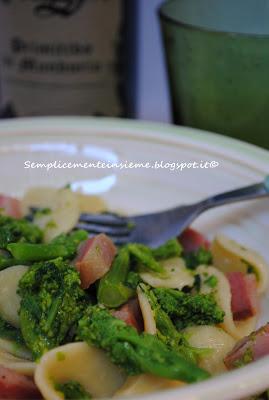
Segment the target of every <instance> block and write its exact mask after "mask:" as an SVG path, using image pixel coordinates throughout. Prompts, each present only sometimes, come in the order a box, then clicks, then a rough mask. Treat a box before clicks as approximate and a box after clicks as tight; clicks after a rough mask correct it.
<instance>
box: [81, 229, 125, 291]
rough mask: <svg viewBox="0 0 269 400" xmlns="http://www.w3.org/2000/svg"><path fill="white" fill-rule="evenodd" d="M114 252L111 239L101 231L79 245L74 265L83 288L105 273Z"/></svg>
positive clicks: (115, 250)
mask: <svg viewBox="0 0 269 400" xmlns="http://www.w3.org/2000/svg"><path fill="white" fill-rule="evenodd" d="M116 252H117V249H116V247H115V245H114V243H113V242H112V240H111V239H110V238H109V237H108V236H106V235H105V234H103V233H101V234H99V235H96V236H94V237H92V238H89V239H87V240H86V241H85V242H84V243H83V244H82V245H81V246H80V249H79V252H78V256H77V258H76V259H75V266H76V268H77V270H78V271H79V273H80V279H81V286H82V288H83V289H87V288H88V287H89V286H90V285H91V284H92V283H94V282H95V281H97V279H100V278H102V276H104V275H105V274H106V273H107V271H108V270H109V269H110V267H111V264H112V261H113V259H114V257H115V255H116Z"/></svg>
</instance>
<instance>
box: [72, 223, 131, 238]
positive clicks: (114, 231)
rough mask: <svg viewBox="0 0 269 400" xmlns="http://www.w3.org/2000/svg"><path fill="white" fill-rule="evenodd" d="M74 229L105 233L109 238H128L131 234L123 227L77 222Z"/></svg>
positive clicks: (128, 229)
mask: <svg viewBox="0 0 269 400" xmlns="http://www.w3.org/2000/svg"><path fill="white" fill-rule="evenodd" d="M76 229H84V230H85V231H87V232H90V233H105V234H107V235H109V236H128V235H129V234H130V232H131V230H130V228H129V227H128V226H127V225H125V226H109V225H107V226H105V225H98V224H90V223H84V222H79V223H78V224H77V225H76Z"/></svg>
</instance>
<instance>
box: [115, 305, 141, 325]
mask: <svg viewBox="0 0 269 400" xmlns="http://www.w3.org/2000/svg"><path fill="white" fill-rule="evenodd" d="M112 314H113V315H114V317H116V318H119V319H121V320H122V321H124V322H125V323H126V324H127V325H131V326H133V327H134V328H135V329H136V330H137V331H138V332H142V330H143V318H142V314H141V310H140V307H139V303H138V300H137V299H131V300H129V301H128V303H126V304H124V305H123V306H121V307H120V308H119V309H118V310H115V311H112Z"/></svg>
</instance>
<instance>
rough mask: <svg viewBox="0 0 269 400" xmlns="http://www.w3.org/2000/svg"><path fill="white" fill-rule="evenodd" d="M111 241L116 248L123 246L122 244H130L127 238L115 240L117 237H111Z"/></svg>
mask: <svg viewBox="0 0 269 400" xmlns="http://www.w3.org/2000/svg"><path fill="white" fill-rule="evenodd" d="M111 240H112V241H113V243H114V244H115V245H116V246H123V245H124V244H127V243H129V242H130V240H129V239H128V236H126V237H121V238H117V237H112V236H111Z"/></svg>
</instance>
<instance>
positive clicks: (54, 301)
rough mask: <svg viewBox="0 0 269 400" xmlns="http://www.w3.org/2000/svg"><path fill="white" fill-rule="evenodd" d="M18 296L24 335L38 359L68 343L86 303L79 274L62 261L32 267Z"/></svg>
mask: <svg viewBox="0 0 269 400" xmlns="http://www.w3.org/2000/svg"><path fill="white" fill-rule="evenodd" d="M18 293H19V295H20V296H21V298H22V300H21V307H20V311H19V316H20V324H21V331H22V335H23V338H24V340H25V343H26V345H27V346H28V347H29V349H30V350H31V351H32V353H33V355H34V357H35V358H39V357H40V356H41V355H42V354H43V353H44V352H46V351H47V350H49V349H51V348H53V347H56V346H58V345H60V344H61V343H63V342H65V339H66V337H67V335H68V334H69V331H70V329H71V328H73V326H74V325H75V324H76V322H77V320H78V319H79V318H80V316H81V312H82V309H83V308H84V305H85V301H86V297H85V296H86V295H85V292H84V291H83V290H82V289H81V288H80V278H79V274H78V272H77V271H76V270H75V269H74V268H73V267H72V266H71V265H69V264H68V263H66V262H64V261H63V260H62V259H61V258H58V259H55V260H52V261H47V262H40V263H36V264H34V265H32V266H31V267H30V268H29V270H28V271H27V272H26V273H25V274H24V275H23V277H22V278H21V280H20V282H19V290H18Z"/></svg>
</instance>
